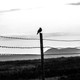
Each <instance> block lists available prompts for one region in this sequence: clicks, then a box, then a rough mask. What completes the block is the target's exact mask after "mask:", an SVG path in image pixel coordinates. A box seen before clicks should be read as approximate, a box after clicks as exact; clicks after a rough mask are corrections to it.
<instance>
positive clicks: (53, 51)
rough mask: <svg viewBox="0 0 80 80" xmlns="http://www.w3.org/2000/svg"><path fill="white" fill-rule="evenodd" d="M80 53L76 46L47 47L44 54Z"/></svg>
mask: <svg viewBox="0 0 80 80" xmlns="http://www.w3.org/2000/svg"><path fill="white" fill-rule="evenodd" d="M75 53H76V54H80V49H77V48H61V49H58V48H51V49H48V50H47V51H46V52H45V54H75Z"/></svg>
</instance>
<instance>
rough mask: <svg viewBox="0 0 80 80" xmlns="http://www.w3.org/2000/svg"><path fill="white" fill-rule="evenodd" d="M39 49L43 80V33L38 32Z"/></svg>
mask: <svg viewBox="0 0 80 80" xmlns="http://www.w3.org/2000/svg"><path fill="white" fill-rule="evenodd" d="M40 50H41V67H42V80H45V75H44V73H45V72H44V53H43V34H42V33H40Z"/></svg>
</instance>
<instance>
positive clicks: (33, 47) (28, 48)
mask: <svg viewBox="0 0 80 80" xmlns="http://www.w3.org/2000/svg"><path fill="white" fill-rule="evenodd" d="M0 48H15V49H32V48H40V47H14V46H0ZM43 48H52V47H49V46H45V47H43Z"/></svg>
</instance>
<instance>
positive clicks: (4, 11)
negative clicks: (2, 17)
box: [0, 9, 21, 13]
mask: <svg viewBox="0 0 80 80" xmlns="http://www.w3.org/2000/svg"><path fill="white" fill-rule="evenodd" d="M19 10H21V9H10V10H2V11H0V13H6V12H12V11H19Z"/></svg>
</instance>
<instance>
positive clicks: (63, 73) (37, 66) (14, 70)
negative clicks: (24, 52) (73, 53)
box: [0, 57, 80, 80]
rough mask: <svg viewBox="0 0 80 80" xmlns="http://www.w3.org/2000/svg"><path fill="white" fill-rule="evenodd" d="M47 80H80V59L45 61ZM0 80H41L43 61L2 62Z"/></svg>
mask: <svg viewBox="0 0 80 80" xmlns="http://www.w3.org/2000/svg"><path fill="white" fill-rule="evenodd" d="M44 62H45V64H44V69H45V80H80V57H67V58H64V57H61V58H51V59H45V61H44ZM0 80H41V61H40V59H36V60H20V61H1V62H0Z"/></svg>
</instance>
